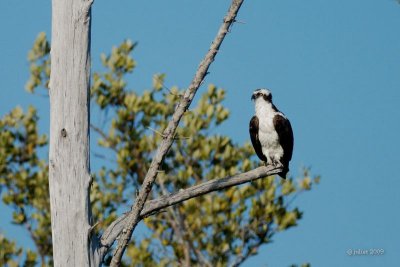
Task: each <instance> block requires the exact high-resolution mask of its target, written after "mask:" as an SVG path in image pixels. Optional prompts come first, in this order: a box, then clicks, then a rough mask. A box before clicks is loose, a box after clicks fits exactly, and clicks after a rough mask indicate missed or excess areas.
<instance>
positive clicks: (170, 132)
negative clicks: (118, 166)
mask: <svg viewBox="0 0 400 267" xmlns="http://www.w3.org/2000/svg"><path fill="white" fill-rule="evenodd" d="M242 3H243V0H233V1H232V4H231V6H230V8H229V10H228V13H227V15H226V16H225V18H224V20H223V23H222V25H221V27H220V28H219V31H218V33H217V36H216V37H215V39H214V41H213V43H212V44H211V47H210V49H209V50H208V52H207V54H206V56H205V58H204V59H203V60H202V62H201V63H200V65H199V67H198V69H197V72H196V74H195V76H194V78H193V80H192V82H191V84H190V86H189V88H188V89H187V90H186V91H185V94H184V95H183V97H182V98H181V100H180V102H179V104H178V106H177V107H176V109H175V112H174V114H173V115H172V118H171V120H170V122H169V123H168V126H167V128H166V129H165V130H164V132H163V136H165V137H164V138H163V141H162V143H161V144H160V146H159V147H158V150H157V153H156V155H155V156H154V158H153V160H152V162H151V165H150V168H149V170H148V172H147V174H146V177H145V179H144V181H143V185H142V187H141V189H140V192H139V195H138V197H137V198H136V202H135V204H134V205H133V207H132V212H131V213H129V215H128V217H127V221H126V225H125V227H124V231H123V232H122V234H121V236H120V238H119V240H118V246H117V248H116V250H115V253H114V255H113V257H112V260H111V264H110V266H111V267H117V266H119V265H120V264H121V258H122V255H123V254H124V251H125V248H126V246H127V244H128V242H129V240H130V239H131V236H132V233H133V231H134V229H135V227H136V225H137V224H138V223H139V221H140V219H141V212H142V210H143V207H144V204H145V202H146V199H147V197H148V195H149V193H150V191H151V189H152V186H153V183H154V181H155V179H156V176H157V170H158V169H159V167H160V165H161V163H162V161H163V160H164V157H165V155H166V154H167V152H168V150H169V149H170V147H171V145H172V142H173V141H174V137H175V131H176V128H177V127H178V124H179V121H180V120H181V118H182V116H183V114H184V113H185V112H186V110H187V109H188V108H189V105H190V103H191V102H192V100H193V98H194V95H195V94H196V92H197V90H198V88H199V87H200V85H201V83H202V82H203V80H204V77H205V76H206V75H207V71H208V68H209V67H210V65H211V63H212V62H213V61H214V58H215V56H216V55H217V53H218V49H219V47H220V46H221V44H222V41H223V40H224V38H225V36H226V34H227V33H228V30H229V28H230V27H231V25H232V23H233V22H234V21H235V18H236V15H237V13H238V11H239V9H240V6H241V5H242Z"/></svg>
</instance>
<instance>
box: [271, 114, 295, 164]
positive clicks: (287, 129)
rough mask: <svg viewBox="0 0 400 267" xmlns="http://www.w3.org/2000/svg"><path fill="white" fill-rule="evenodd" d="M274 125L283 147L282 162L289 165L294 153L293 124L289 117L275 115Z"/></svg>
mask: <svg viewBox="0 0 400 267" xmlns="http://www.w3.org/2000/svg"><path fill="white" fill-rule="evenodd" d="M274 127H275V130H276V132H277V133H278V137H279V142H280V144H281V146H282V148H283V157H282V160H281V162H282V164H284V165H286V166H287V165H288V164H289V161H290V160H291V159H292V153H293V143H294V140H293V130H292V126H291V125H290V121H289V120H288V119H287V118H285V117H283V116H281V115H276V116H275V117H274Z"/></svg>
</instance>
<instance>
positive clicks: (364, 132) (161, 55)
mask: <svg viewBox="0 0 400 267" xmlns="http://www.w3.org/2000/svg"><path fill="white" fill-rule="evenodd" d="M228 6H229V1H211V0H207V1H205V0H202V1H190V2H189V1H176V0H175V1H174V0H173V1H160V0H159V1H156V0H153V1H140V2H139V1H128V0H120V1H113V2H111V1H104V0H96V1H95V4H94V7H93V11H92V13H93V28H92V57H93V68H94V69H99V66H100V60H99V54H100V53H101V52H108V51H109V50H110V48H111V46H112V45H117V44H119V43H120V42H121V41H122V40H124V39H126V38H129V39H132V40H133V41H138V42H139V45H138V47H137V48H136V50H135V51H134V58H135V59H136V60H137V63H138V66H137V68H136V69H135V72H134V74H133V75H131V76H130V78H129V80H128V82H129V88H131V89H134V90H138V91H140V90H143V89H145V88H149V87H150V86H151V78H152V75H153V74H154V73H160V72H163V73H166V74H167V79H166V85H167V86H172V85H177V86H179V87H181V88H184V87H186V86H187V85H188V84H189V82H190V80H191V78H192V77H193V75H194V72H195V70H196V68H197V66H198V64H199V62H200V60H201V58H202V57H203V55H204V54H205V52H206V51H207V49H208V47H209V45H210V43H211V41H212V39H213V38H214V35H215V33H216V31H217V29H218V27H219V25H220V23H221V20H222V17H223V16H224V14H225V12H226V10H227V7H228ZM238 19H239V20H240V21H243V22H244V23H241V24H235V25H234V27H233V29H232V33H231V34H229V35H228V36H227V38H226V40H225V42H224V43H223V45H222V47H221V49H220V52H219V54H218V56H217V59H216V61H215V62H214V64H213V65H212V67H211V69H210V75H209V76H207V79H206V82H207V83H214V84H216V85H218V86H219V87H223V88H225V89H226V90H227V98H226V101H225V104H226V106H227V107H228V108H229V109H230V110H231V118H230V120H229V121H228V122H227V123H226V124H225V125H224V126H222V127H221V128H219V129H218V130H216V131H217V132H220V133H223V134H227V135H230V136H231V137H232V138H233V139H234V140H235V141H237V142H239V143H244V142H246V141H249V136H248V128H247V127H248V121H249V119H250V118H251V116H252V114H253V105H252V103H251V102H250V96H251V92H252V91H253V90H254V89H255V88H259V87H268V88H270V89H271V90H272V92H273V95H274V100H275V103H276V105H277V106H278V108H280V109H281V110H282V111H283V112H285V114H286V115H287V116H288V117H289V118H290V119H291V122H292V125H293V128H294V131H295V150H294V156H293V160H292V163H291V172H292V174H298V173H299V172H300V170H301V167H302V166H311V167H312V171H313V172H314V173H316V174H321V175H322V181H321V184H320V185H319V186H318V187H316V188H315V190H312V191H311V192H308V193H306V194H303V195H302V196H301V197H300V198H298V200H296V204H297V205H298V206H299V207H300V208H301V210H303V211H304V217H303V219H302V220H301V221H300V224H299V226H298V227H296V228H293V229H291V230H289V231H286V232H284V233H280V234H278V235H276V237H275V240H274V243H273V244H271V245H267V246H264V247H262V249H261V250H260V254H259V255H257V256H255V257H253V258H251V259H250V260H248V261H247V262H246V264H244V266H265V264H268V266H289V265H290V264H291V263H303V262H311V263H312V265H313V266H367V267H369V266H399V264H400V255H399V253H398V249H399V248H400V231H399V230H398V228H397V226H398V225H400V215H399V212H398V210H399V206H400V204H399V203H400V193H399V191H398V190H399V188H400V179H399V178H400V177H399V171H398V166H400V156H399V155H398V151H399V149H400V141H399V138H398V137H396V135H397V136H398V133H397V132H398V131H399V130H400V109H399V103H400V53H399V51H400V50H399V48H400V34H399V31H398V25H400V4H398V3H397V2H396V1H394V0H380V1H377V0H346V1H345V0H338V1H320V0H308V1H294V0H292V1H289V0H271V1H245V3H244V5H243V7H242V9H241V10H240V12H239V16H238ZM50 20H51V5H50V1H48V0H47V1H41V0H36V1H21V0H12V1H11V0H2V1H0V29H1V37H0V49H1V50H0V51H2V55H1V63H0V86H1V89H0V116H3V115H4V114H5V113H6V112H8V111H9V110H10V109H11V108H13V107H14V106H16V105H21V106H23V107H26V106H27V105H28V104H30V103H32V104H34V105H36V106H37V107H38V108H39V111H40V113H39V114H40V117H41V123H40V126H41V131H42V132H43V133H44V132H48V128H49V123H48V103H47V101H48V99H47V98H44V97H40V96H31V95H28V94H27V93H25V91H24V84H25V82H26V80H27V79H28V63H27V61H26V55H27V51H28V50H29V48H30V47H31V44H32V42H33V40H34V39H35V37H36V35H37V33H38V32H40V31H45V32H47V33H48V35H49V36H50V22H51V21H50ZM204 88H205V87H203V88H202V90H204ZM0 212H1V213H2V214H3V213H4V214H6V215H9V214H10V211H9V210H8V209H6V208H5V207H4V206H2V204H1V205H0ZM0 230H1V231H3V232H5V233H6V234H7V236H15V237H16V238H17V240H18V242H19V244H21V245H22V244H26V243H28V244H29V241H28V238H27V237H24V234H25V233H24V231H23V230H20V229H19V228H16V227H14V226H11V225H9V219H8V218H6V216H2V219H1V221H0ZM374 248H377V249H384V250H385V254H384V255H382V256H352V257H351V256H348V255H347V254H346V251H347V250H348V249H374Z"/></svg>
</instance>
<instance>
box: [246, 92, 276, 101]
mask: <svg viewBox="0 0 400 267" xmlns="http://www.w3.org/2000/svg"><path fill="white" fill-rule="evenodd" d="M257 99H263V100H264V101H266V102H268V103H272V94H271V91H270V90H268V89H257V90H255V91H254V92H253V95H252V96H251V100H254V101H257Z"/></svg>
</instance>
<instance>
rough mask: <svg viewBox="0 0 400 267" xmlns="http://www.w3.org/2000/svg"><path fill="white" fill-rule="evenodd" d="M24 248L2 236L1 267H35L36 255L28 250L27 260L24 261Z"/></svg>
mask: <svg viewBox="0 0 400 267" xmlns="http://www.w3.org/2000/svg"><path fill="white" fill-rule="evenodd" d="M22 252H23V250H22V248H18V247H17V246H16V245H15V242H12V241H10V240H8V239H7V238H5V237H4V236H3V235H2V234H0V266H9V267H17V266H24V267H30V266H35V265H36V263H37V261H36V253H34V252H32V251H30V250H28V251H27V252H26V255H25V259H24V260H22V254H23V253H22Z"/></svg>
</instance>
